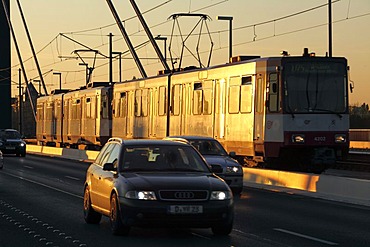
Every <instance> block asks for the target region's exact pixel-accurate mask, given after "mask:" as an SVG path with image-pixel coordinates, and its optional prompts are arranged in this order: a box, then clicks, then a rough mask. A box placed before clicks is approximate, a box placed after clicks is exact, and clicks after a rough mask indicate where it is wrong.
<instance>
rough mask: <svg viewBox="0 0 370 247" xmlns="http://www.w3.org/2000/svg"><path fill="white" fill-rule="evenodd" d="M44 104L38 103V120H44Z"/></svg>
mask: <svg viewBox="0 0 370 247" xmlns="http://www.w3.org/2000/svg"><path fill="white" fill-rule="evenodd" d="M43 108H44V104H38V105H37V114H36V117H37V120H44V114H43V113H44V112H43Z"/></svg>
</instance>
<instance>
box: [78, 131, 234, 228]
mask: <svg viewBox="0 0 370 247" xmlns="http://www.w3.org/2000/svg"><path fill="white" fill-rule="evenodd" d="M84 188H85V190H84V218H85V221H86V222H87V223H90V224H98V223H99V222H100V220H101V217H102V215H105V216H108V217H109V219H110V223H111V228H112V231H113V233H114V234H121V235H127V234H128V233H129V231H130V228H131V227H134V226H138V227H176V228H179V227H185V228H211V229H212V231H213V233H214V234H215V235H228V234H229V233H230V232H231V230H232V227H233V219H234V200H233V194H232V192H231V190H230V188H229V186H228V185H227V184H226V183H225V182H224V181H223V180H222V179H221V178H219V177H218V176H217V175H215V174H214V173H212V171H211V170H210V168H209V166H208V165H207V163H206V162H205V160H204V159H203V157H202V156H201V155H200V154H199V152H197V151H196V150H195V148H194V147H193V146H191V145H190V144H187V143H181V142H173V141H164V140H124V141H123V140H122V139H119V138H111V139H110V140H109V141H108V142H107V144H105V145H104V147H103V148H102V150H101V151H100V153H99V155H98V156H97V158H96V160H95V162H94V163H93V164H91V165H90V167H89V168H88V170H87V173H86V182H85V186H84Z"/></svg>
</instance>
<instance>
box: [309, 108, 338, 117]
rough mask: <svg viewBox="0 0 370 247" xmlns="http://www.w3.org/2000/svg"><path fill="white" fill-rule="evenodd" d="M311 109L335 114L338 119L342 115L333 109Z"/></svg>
mask: <svg viewBox="0 0 370 247" xmlns="http://www.w3.org/2000/svg"><path fill="white" fill-rule="evenodd" d="M313 111H321V112H328V113H332V114H336V115H337V116H338V117H339V118H340V119H341V118H342V117H343V116H342V115H341V114H340V113H338V112H334V111H332V110H328V109H318V108H315V109H313Z"/></svg>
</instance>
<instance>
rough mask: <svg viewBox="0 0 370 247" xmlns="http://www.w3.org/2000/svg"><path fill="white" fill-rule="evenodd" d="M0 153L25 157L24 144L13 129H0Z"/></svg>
mask: <svg viewBox="0 0 370 247" xmlns="http://www.w3.org/2000/svg"><path fill="white" fill-rule="evenodd" d="M0 151H2V152H3V154H16V155H17V156H22V157H24V156H26V142H25V141H24V140H22V136H21V134H20V133H19V132H18V131H17V130H14V129H0Z"/></svg>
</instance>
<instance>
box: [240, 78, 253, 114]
mask: <svg viewBox="0 0 370 247" xmlns="http://www.w3.org/2000/svg"><path fill="white" fill-rule="evenodd" d="M252 92H253V87H252V76H245V77H242V85H241V86H240V112H242V113H251V112H252V99H253V93H252Z"/></svg>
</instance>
